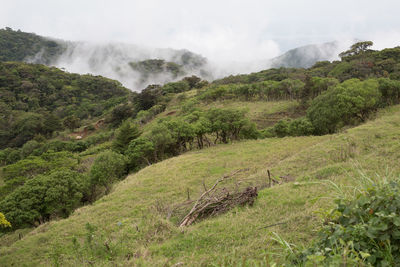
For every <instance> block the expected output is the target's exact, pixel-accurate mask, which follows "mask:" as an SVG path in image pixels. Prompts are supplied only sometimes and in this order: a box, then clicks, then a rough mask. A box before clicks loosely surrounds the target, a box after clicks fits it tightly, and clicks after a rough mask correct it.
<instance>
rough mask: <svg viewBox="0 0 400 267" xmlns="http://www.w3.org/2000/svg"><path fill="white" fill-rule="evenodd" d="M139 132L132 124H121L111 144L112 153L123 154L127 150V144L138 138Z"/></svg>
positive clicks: (126, 122)
mask: <svg viewBox="0 0 400 267" xmlns="http://www.w3.org/2000/svg"><path fill="white" fill-rule="evenodd" d="M140 134H141V132H140V129H139V127H138V126H137V125H136V124H134V125H131V123H129V122H128V121H125V122H124V123H122V125H121V126H120V127H119V128H118V131H117V134H116V136H115V139H114V140H113V143H112V148H113V150H114V151H116V152H118V153H121V154H125V150H126V149H127V148H128V146H129V143H130V142H131V141H132V140H133V139H136V138H138V137H139V136H140Z"/></svg>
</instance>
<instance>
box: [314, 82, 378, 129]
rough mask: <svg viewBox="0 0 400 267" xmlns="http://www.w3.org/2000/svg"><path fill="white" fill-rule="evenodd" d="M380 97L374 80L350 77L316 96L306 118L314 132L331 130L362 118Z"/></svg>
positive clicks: (373, 107)
mask: <svg viewBox="0 0 400 267" xmlns="http://www.w3.org/2000/svg"><path fill="white" fill-rule="evenodd" d="M380 100H381V93H380V92H379V90H378V82H377V81H376V80H366V81H360V80H358V79H350V80H347V81H345V82H343V83H341V84H338V85H337V86H335V87H333V88H330V89H328V90H327V91H326V92H324V93H323V94H321V95H320V96H318V97H316V98H315V99H314V100H313V101H312V102H311V106H310V108H309V109H308V110H307V118H308V119H309V120H310V121H311V123H312V125H313V127H314V128H315V133H316V134H327V133H334V132H335V131H336V130H337V129H339V128H341V127H343V126H344V125H348V124H352V123H354V122H357V121H365V119H366V118H367V117H368V115H369V114H370V113H371V112H372V111H374V110H375V109H376V108H377V107H378V104H379V102H380Z"/></svg>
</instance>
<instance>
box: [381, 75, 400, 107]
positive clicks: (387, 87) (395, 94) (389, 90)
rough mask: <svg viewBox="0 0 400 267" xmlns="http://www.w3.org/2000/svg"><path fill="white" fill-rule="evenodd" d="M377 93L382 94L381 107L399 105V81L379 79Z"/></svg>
mask: <svg viewBox="0 0 400 267" xmlns="http://www.w3.org/2000/svg"><path fill="white" fill-rule="evenodd" d="M378 82H379V91H380V92H381V94H382V105H384V106H386V105H395V104H399V103H400V81H396V80H390V79H387V78H380V79H379V80H378Z"/></svg>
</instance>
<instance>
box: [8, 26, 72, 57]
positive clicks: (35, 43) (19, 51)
mask: <svg viewBox="0 0 400 267" xmlns="http://www.w3.org/2000/svg"><path fill="white" fill-rule="evenodd" d="M63 51H64V47H63V45H62V44H61V43H59V42H57V41H53V40H50V39H47V38H44V37H41V36H38V35H36V34H34V33H26V32H21V31H20V30H18V31H14V30H12V29H11V28H8V27H6V28H5V29H0V61H22V60H26V59H27V58H28V57H34V56H35V55H36V54H37V53H39V52H41V54H42V56H41V57H42V61H43V62H41V63H45V64H48V63H50V61H51V59H54V58H56V57H57V56H58V55H60V54H61V53H62V52H63Z"/></svg>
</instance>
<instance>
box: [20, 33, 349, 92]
mask: <svg viewBox="0 0 400 267" xmlns="http://www.w3.org/2000/svg"><path fill="white" fill-rule="evenodd" d="M55 41H56V42H57V43H58V44H59V45H60V46H61V47H62V49H61V51H62V53H61V54H60V55H58V56H55V57H52V58H51V60H50V61H48V56H47V55H45V52H44V51H43V50H41V51H40V52H38V53H37V54H36V55H35V56H31V57H28V58H26V61H28V62H32V63H42V64H47V65H52V66H56V67H59V68H62V69H65V70H66V71H69V72H76V73H81V74H85V73H91V74H94V75H102V76H105V77H108V78H111V79H115V80H118V81H120V82H121V83H122V84H123V85H124V86H126V87H127V88H130V89H132V90H134V91H140V90H142V89H144V88H145V87H146V86H147V85H149V84H164V83H167V82H171V81H175V80H179V79H181V78H183V77H185V76H190V75H196V76H199V77H201V78H203V79H206V80H213V79H217V78H221V77H224V76H226V75H231V74H239V73H251V72H257V71H260V70H264V69H268V68H271V67H274V68H279V67H300V68H302V67H303V68H306V67H310V66H312V65H313V64H314V63H315V62H317V61H322V60H329V61H332V60H336V59H338V54H339V53H340V52H341V51H343V50H345V49H347V48H348V47H349V45H350V44H351V41H342V42H339V41H335V42H329V43H323V44H313V45H307V46H303V47H299V48H295V49H291V50H289V51H288V52H286V53H284V54H282V55H281V56H279V57H275V58H272V59H268V58H266V57H264V55H260V56H259V57H260V60H254V61H235V60H234V59H232V61H216V60H213V59H206V58H205V57H203V56H201V55H198V54H195V53H192V52H190V51H188V50H184V49H182V50H175V49H171V48H151V47H144V46H138V45H134V44H123V43H105V42H103V43H101V42H98V43H96V42H67V41H60V40H55ZM138 63H139V67H138ZM154 64H156V65H154ZM174 64H176V65H174Z"/></svg>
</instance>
